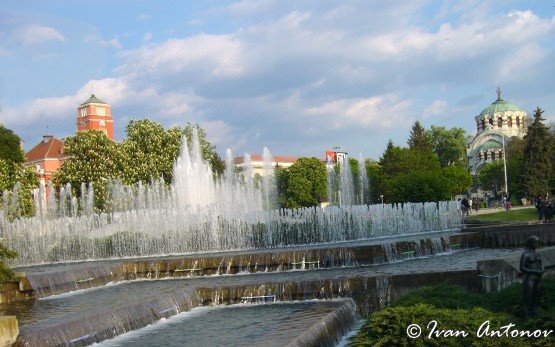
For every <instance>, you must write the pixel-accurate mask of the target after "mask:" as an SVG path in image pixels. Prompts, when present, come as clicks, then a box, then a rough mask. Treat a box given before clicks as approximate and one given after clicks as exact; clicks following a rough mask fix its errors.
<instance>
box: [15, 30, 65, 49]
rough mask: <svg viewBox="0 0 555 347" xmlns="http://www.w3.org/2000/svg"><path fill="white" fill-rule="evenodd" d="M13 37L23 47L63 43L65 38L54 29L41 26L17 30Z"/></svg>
mask: <svg viewBox="0 0 555 347" xmlns="http://www.w3.org/2000/svg"><path fill="white" fill-rule="evenodd" d="M15 36H16V37H17V38H18V40H19V41H20V42H21V43H23V44H24V45H34V44H40V43H44V42H48V41H58V42H65V41H66V39H65V37H64V36H63V35H62V34H60V33H59V32H58V31H57V30H56V29H54V28H51V27H47V26H42V25H28V26H25V27H22V28H19V29H17V30H16V32H15Z"/></svg>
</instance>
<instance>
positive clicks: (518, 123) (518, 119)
mask: <svg viewBox="0 0 555 347" xmlns="http://www.w3.org/2000/svg"><path fill="white" fill-rule="evenodd" d="M516 126H517V127H519V126H520V117H516Z"/></svg>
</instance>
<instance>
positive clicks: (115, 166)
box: [54, 130, 124, 209]
mask: <svg viewBox="0 0 555 347" xmlns="http://www.w3.org/2000/svg"><path fill="white" fill-rule="evenodd" d="M64 153H65V154H66V155H67V159H66V160H64V163H63V164H62V167H61V168H60V169H59V170H58V171H57V172H56V174H55V176H54V184H55V185H56V186H57V187H58V188H59V187H60V186H62V185H65V184H67V183H69V184H71V187H72V190H73V193H74V194H75V195H76V196H79V195H80V189H81V183H82V182H83V183H92V185H93V188H94V195H95V205H96V206H95V207H96V208H98V209H104V207H105V206H104V204H105V202H106V198H107V197H108V190H107V185H108V183H109V182H110V181H113V180H115V179H117V178H118V177H120V176H121V175H122V173H123V163H124V160H123V158H122V154H121V151H120V149H119V146H118V144H117V143H115V142H114V141H112V140H111V139H110V138H108V136H106V135H105V134H104V133H103V132H101V131H96V130H89V131H81V132H78V133H77V134H75V135H74V136H70V137H68V138H67V139H66V140H65V141H64Z"/></svg>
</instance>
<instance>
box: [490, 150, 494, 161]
mask: <svg viewBox="0 0 555 347" xmlns="http://www.w3.org/2000/svg"><path fill="white" fill-rule="evenodd" d="M491 160H495V152H493V151H492V152H491Z"/></svg>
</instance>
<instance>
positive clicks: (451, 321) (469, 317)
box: [351, 304, 526, 346]
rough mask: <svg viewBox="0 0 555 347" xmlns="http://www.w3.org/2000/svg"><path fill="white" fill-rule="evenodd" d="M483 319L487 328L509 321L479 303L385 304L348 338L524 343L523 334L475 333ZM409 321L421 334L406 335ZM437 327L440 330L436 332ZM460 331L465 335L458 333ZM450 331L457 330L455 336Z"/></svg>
mask: <svg viewBox="0 0 555 347" xmlns="http://www.w3.org/2000/svg"><path fill="white" fill-rule="evenodd" d="M433 321H436V322H437V326H436V328H435V329H433V327H432V325H431V324H432V323H431V322H433ZM486 321H489V326H490V330H489V331H490V332H491V331H492V330H499V328H500V327H502V326H505V325H507V324H509V323H510V322H511V317H510V316H509V315H507V314H505V313H494V312H490V311H487V310H485V309H483V308H480V307H474V308H471V309H446V308H437V307H434V306H431V305H427V304H416V305H413V306H396V307H389V308H386V309H384V310H381V311H378V312H376V313H374V314H372V315H371V316H370V319H369V320H368V321H367V323H366V324H365V325H364V326H363V327H362V329H361V331H360V332H359V334H358V335H356V336H355V337H354V338H353V340H351V344H352V345H355V346H522V345H523V344H525V343H526V341H525V340H524V339H523V338H511V337H489V336H482V337H478V335H477V332H478V329H479V327H480V326H481V325H482V324H484V322H486ZM411 324H418V325H419V326H420V327H421V329H422V330H421V332H422V334H421V335H420V336H419V337H417V338H410V337H408V336H407V327H408V326H409V325H411ZM441 331H443V333H440V334H438V335H436V333H439V332H441ZM449 331H450V332H449ZM434 332H435V333H434ZM463 332H464V333H466V336H463V335H462V333H463ZM452 334H458V336H457V335H452ZM450 335H451V336H450Z"/></svg>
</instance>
